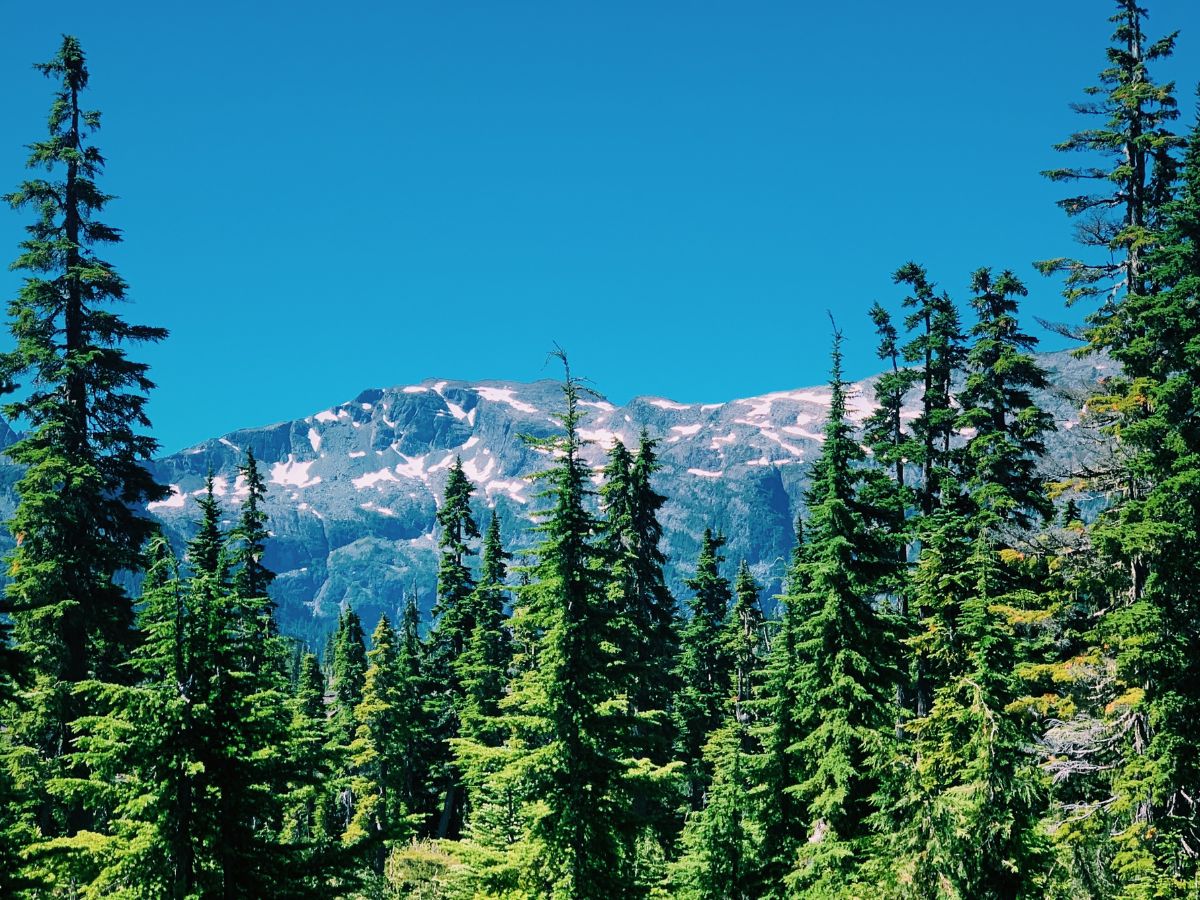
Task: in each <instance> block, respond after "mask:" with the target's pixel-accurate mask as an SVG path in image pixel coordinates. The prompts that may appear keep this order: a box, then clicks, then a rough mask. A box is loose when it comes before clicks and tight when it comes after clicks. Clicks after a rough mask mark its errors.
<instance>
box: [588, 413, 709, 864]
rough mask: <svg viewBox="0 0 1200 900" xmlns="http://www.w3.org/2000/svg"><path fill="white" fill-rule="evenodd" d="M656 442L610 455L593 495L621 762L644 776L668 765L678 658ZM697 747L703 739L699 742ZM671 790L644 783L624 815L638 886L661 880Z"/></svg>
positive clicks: (662, 782) (670, 785)
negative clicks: (619, 713)
mask: <svg viewBox="0 0 1200 900" xmlns="http://www.w3.org/2000/svg"><path fill="white" fill-rule="evenodd" d="M655 446H656V442H655V441H653V440H651V438H650V436H649V435H648V434H647V433H646V432H645V431H643V432H642V435H641V439H640V442H639V446H638V451H637V454H636V455H633V454H630V453H629V451H628V450H626V448H625V445H624V444H623V443H622V442H621V441H616V442H614V444H613V447H612V448H611V450H610V451H609V460H608V465H607V466H606V467H605V469H604V483H603V486H602V487H601V489H600V493H601V501H602V505H603V508H604V525H603V528H604V531H603V540H602V545H603V548H604V551H605V554H606V556H607V563H606V565H607V568H608V574H609V578H608V597H609V602H610V604H611V606H612V610H613V626H614V637H615V640H616V642H617V661H616V668H615V672H616V677H617V680H618V685H617V691H618V693H620V694H623V695H624V696H625V701H626V709H627V717H628V721H627V723H626V724H625V728H624V737H625V744H624V751H623V752H624V755H625V756H626V758H627V759H629V760H631V761H634V760H645V761H646V763H648V764H649V767H650V768H649V769H648V770H647V772H649V771H654V770H659V771H660V774H662V775H664V776H665V774H666V770H664V769H663V768H662V767H664V766H666V765H667V764H668V763H670V762H671V761H672V750H673V746H672V744H673V740H672V731H673V727H672V726H673V723H672V720H671V712H670V710H671V707H672V706H673V703H674V700H673V697H674V694H675V690H674V687H675V684H674V679H673V678H672V677H671V674H672V671H673V667H674V665H675V663H676V658H677V655H678V647H677V644H678V641H677V632H676V623H675V613H674V602H675V601H674V599H673V598H672V596H671V593H670V591H669V590H668V589H667V585H666V579H665V577H664V575H663V566H664V564H665V563H666V558H665V556H664V555H663V553H662V550H661V549H660V547H659V544H660V543H661V541H662V525H661V523H660V522H659V519H658V513H659V510H660V509H661V507H662V505H663V503H664V502H665V498H664V497H663V496H662V495H661V494H659V493H658V492H657V491H655V490H654V487H653V485H652V484H651V480H652V477H653V475H654V473H655V472H656V471H657V470H658V467H659V465H658V461H657V457H656V454H655ZM701 741H702V739H701ZM676 793H677V786H676V784H675V779H674V778H672V777H661V778H659V777H655V778H649V779H647V780H646V781H644V783H643V787H642V789H641V790H639V791H638V793H637V795H636V797H635V798H634V806H633V809H632V810H631V813H632V815H633V818H634V820H635V821H636V822H638V823H639V825H640V829H641V831H640V834H639V836H638V844H639V848H640V849H639V854H638V862H637V864H636V865H637V871H638V878H639V879H640V880H642V881H643V882H644V883H646V884H650V883H657V882H658V881H660V880H661V877H662V875H661V871H660V870H661V863H662V862H663V858H664V848H665V847H667V846H669V845H670V843H671V842H672V841H673V840H674V836H675V834H674V833H675V832H676V830H677V828H678V824H677V821H676V819H677V815H676V814H675V813H676V811H675V809H674V807H675V806H676V796H675V795H676Z"/></svg>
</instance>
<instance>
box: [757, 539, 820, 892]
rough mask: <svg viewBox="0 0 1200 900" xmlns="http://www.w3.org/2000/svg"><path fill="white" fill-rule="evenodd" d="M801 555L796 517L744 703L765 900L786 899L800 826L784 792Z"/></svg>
mask: <svg viewBox="0 0 1200 900" xmlns="http://www.w3.org/2000/svg"><path fill="white" fill-rule="evenodd" d="M806 552H807V548H806V545H805V534H804V522H803V519H802V518H801V517H800V516H797V517H796V546H795V548H794V549H793V551H792V559H791V564H790V566H789V568H788V575H787V580H786V582H785V585H784V593H783V595H782V596H780V597H779V598H778V600H779V607H778V614H777V619H776V621H774V622H773V623H770V624H771V625H773V626H774V629H773V631H774V634H773V637H772V639H771V641H770V647H769V650H768V653H767V658H766V664H765V666H764V671H763V688H762V695H761V699H759V698H756V699H755V700H754V701H753V702H752V703H751V704H750V705H751V707H752V708H753V709H754V710H755V712H756V718H757V719H758V720H759V721H760V722H761V724H759V725H758V726H757V727H755V728H753V730H752V734H753V736H754V737H755V738H756V740H757V743H758V745H759V747H760V748H761V749H760V751H759V753H758V755H757V757H756V758H755V759H754V761H753V762H754V781H755V787H754V790H753V795H754V798H755V801H756V804H755V806H754V807H753V808H754V809H755V810H756V811H757V822H758V827H759V828H760V834H761V841H760V848H759V854H758V856H759V859H758V866H757V868H758V886H759V891H760V896H762V897H763V898H770V900H777V898H781V897H784V896H786V886H785V878H786V876H787V875H788V874H789V873H790V872H791V870H792V866H793V864H794V862H795V860H796V853H797V851H798V848H799V845H800V842H801V840H802V839H803V833H804V831H805V828H806V822H805V820H804V818H803V808H802V807H801V804H800V802H799V798H798V797H797V795H796V792H795V791H788V790H784V787H785V786H788V785H795V784H797V783H799V781H800V778H801V774H800V773H801V770H800V762H799V760H798V759H797V754H796V750H797V748H798V746H799V742H800V738H801V733H800V730H799V722H798V720H797V718H796V712H797V710H798V709H799V708H800V702H801V698H800V696H799V695H798V694H797V691H798V690H799V689H800V687H801V685H800V683H799V681H798V680H797V678H796V677H795V674H796V671H797V668H798V666H799V664H800V659H799V656H798V653H799V639H800V623H801V622H802V621H803V619H804V618H805V617H806V616H809V615H812V613H813V610H811V609H807V608H806V607H805V606H804V605H803V603H804V600H805V598H807V597H808V584H809V580H810V576H809V572H808V569H807V567H806V566H805V564H804V563H805V554H806Z"/></svg>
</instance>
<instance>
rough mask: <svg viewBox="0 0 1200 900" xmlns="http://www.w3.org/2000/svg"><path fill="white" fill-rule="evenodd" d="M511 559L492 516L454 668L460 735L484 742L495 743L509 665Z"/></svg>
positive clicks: (495, 517) (497, 523) (495, 515)
mask: <svg viewBox="0 0 1200 900" xmlns="http://www.w3.org/2000/svg"><path fill="white" fill-rule="evenodd" d="M510 558H511V554H509V553H507V552H506V551H505V549H504V544H503V543H502V541H501V537H500V517H499V515H497V513H496V511H495V510H492V517H491V519H490V520H489V522H488V527H487V531H486V532H485V533H484V538H483V549H482V550H481V553H480V561H479V583H478V584H477V585H476V586H475V591H474V594H473V595H472V597H471V606H472V612H471V618H472V623H473V627H472V630H471V634H470V636H469V638H468V640H467V646H466V648H465V649H464V651H463V653H462V654H461V655H460V656H459V658H458V660H457V661H456V665H455V674H456V676H457V678H458V682H459V684H460V685H461V686H462V691H463V702H462V708H461V711H460V714H459V720H460V724H459V731H460V734H461V736H463V737H467V738H472V739H477V740H478V739H482V740H487V741H488V742H493V741H498V737H499V736H498V733H497V729H496V720H497V717H498V715H499V707H500V700H501V698H502V697H503V696H504V689H505V686H506V685H507V684H508V677H509V667H510V665H511V662H512V641H511V639H510V636H509V632H508V623H507V621H506V619H507V616H506V612H505V605H506V603H505V596H506V590H507V586H506V581H507V580H508V560H509V559H510Z"/></svg>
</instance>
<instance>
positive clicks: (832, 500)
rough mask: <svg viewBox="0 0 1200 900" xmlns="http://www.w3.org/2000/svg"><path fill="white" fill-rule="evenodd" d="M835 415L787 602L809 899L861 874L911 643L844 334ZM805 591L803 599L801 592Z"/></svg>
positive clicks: (803, 880) (802, 856) (837, 352)
mask: <svg viewBox="0 0 1200 900" xmlns="http://www.w3.org/2000/svg"><path fill="white" fill-rule="evenodd" d="M832 357H833V365H832V371H831V378H830V394H831V397H830V408H829V419H828V422H827V423H826V426H825V440H824V443H823V444H822V446H821V456H820V458H819V459H818V461H817V463H816V464H815V466H814V469H813V473H812V481H811V485H810V487H809V490H808V493H807V495H806V498H805V499H806V504H807V506H808V510H809V518H808V522H807V542H806V544H805V546H804V550H803V553H802V554H801V555H800V557H799V559H798V568H799V569H800V570H801V574H800V576H799V577H797V578H796V579H794V582H795V583H794V584H792V585H789V596H787V597H786V598H785V601H784V602H785V603H786V604H788V606H789V607H791V609H792V610H793V612H794V613H799V615H798V616H797V618H796V621H794V622H793V623H792V627H793V628H794V629H795V633H794V636H792V637H791V639H792V640H794V642H795V646H794V649H793V651H792V652H793V654H794V656H793V660H792V662H793V665H794V668H793V669H792V671H791V672H790V673H789V674H788V675H787V677H788V678H789V680H790V681H791V684H790V685H788V689H787V693H788V695H789V697H791V698H794V702H795V704H796V706H795V708H794V709H793V710H791V711H790V716H791V719H792V721H793V722H794V726H793V727H794V728H795V730H796V732H797V734H798V736H799V740H798V742H797V743H796V744H795V745H794V746H793V747H789V748H787V749H786V751H785V752H788V753H790V754H793V755H794V759H795V764H794V769H793V772H794V774H795V776H798V780H797V781H795V782H793V783H790V784H778V785H772V786H771V787H772V788H773V789H774V791H775V793H776V794H778V793H780V792H790V793H794V794H795V795H796V797H797V799H798V801H799V807H800V816H801V819H802V823H803V828H804V832H805V837H804V839H803V840H802V842H801V846H800V850H799V854H798V857H797V860H796V862H795V865H794V867H793V871H792V873H791V874H790V875H789V877H788V882H789V884H790V885H791V888H792V889H793V890H795V891H797V892H799V893H801V894H804V893H805V892H809V893H811V894H812V895H814V896H837V895H839V894H840V893H841V892H844V891H849V890H851V889H852V887H853V885H854V884H855V883H856V880H857V879H858V878H859V877H860V874H859V871H858V867H859V866H860V865H861V858H856V857H860V854H862V853H863V850H864V848H865V846H866V845H867V842H868V839H869V837H870V835H869V828H868V819H869V817H870V815H871V814H872V813H873V812H874V808H873V800H872V798H873V795H874V794H875V792H876V790H877V788H878V785H879V782H880V778H881V775H882V773H883V771H884V767H885V765H886V762H887V757H886V756H885V750H886V747H887V745H888V742H889V741H890V739H891V736H892V731H893V728H894V721H895V709H894V705H893V702H894V698H895V690H896V684H897V680H898V672H897V662H898V660H899V658H900V648H899V646H898V645H897V642H896V636H895V623H894V621H893V618H892V616H891V614H890V613H889V612H888V611H887V610H886V609H883V608H876V606H875V603H874V601H875V597H876V595H877V594H878V592H879V584H880V579H881V577H882V576H883V575H884V574H885V573H887V572H889V571H891V570H892V569H893V568H894V566H895V557H894V556H893V555H892V554H891V553H890V551H889V548H888V545H887V543H886V542H885V541H882V540H880V538H879V536H878V535H876V534H875V533H873V531H872V529H871V528H870V527H869V524H868V517H867V516H865V515H864V514H863V510H862V508H861V506H860V504H859V502H858V498H857V496H856V486H857V484H858V482H859V480H860V474H859V471H858V469H857V468H856V466H857V464H858V463H859V462H860V461H861V460H862V457H863V451H862V449H861V447H860V446H859V444H858V442H857V441H856V440H855V438H854V436H853V434H852V432H851V427H850V424H849V422H848V421H847V418H846V387H845V382H844V381H843V379H842V353H841V335H840V333H837V332H835V335H834V343H833V354H832ZM797 589H798V590H799V591H800V593H799V594H797V595H795V596H791V595H790V594H791V591H793V590H797Z"/></svg>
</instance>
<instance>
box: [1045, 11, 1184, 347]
mask: <svg viewBox="0 0 1200 900" xmlns="http://www.w3.org/2000/svg"><path fill="white" fill-rule="evenodd" d="M1114 5H1115V6H1116V11H1115V13H1114V14H1113V15H1112V16H1111V17H1110V18H1109V21H1110V22H1112V23H1113V24H1114V26H1115V29H1114V31H1113V35H1112V45H1111V46H1110V47H1109V48H1108V52H1107V56H1108V63H1109V64H1108V66H1107V67H1106V68H1105V69H1103V70H1102V71H1101V72H1100V76H1099V82H1100V83H1099V84H1098V85H1095V86H1093V87H1089V88H1087V89H1086V90H1085V91H1084V93H1085V94H1087V96H1088V97H1089V99H1088V100H1087V101H1085V102H1083V103H1076V104H1073V106H1072V108H1073V109H1074V110H1075V112H1077V113H1079V114H1081V115H1085V116H1092V117H1096V118H1098V119H1101V120H1103V121H1102V122H1101V123H1099V125H1098V127H1093V128H1086V129H1084V130H1082V131H1078V132H1076V133H1074V134H1072V135H1071V136H1070V137H1069V138H1067V139H1066V140H1065V141H1063V142H1062V143H1060V144H1057V145H1056V146H1055V149H1056V150H1059V151H1061V152H1064V153H1080V152H1083V153H1087V154H1090V155H1092V156H1100V157H1106V158H1107V159H1108V160H1109V164H1108V166H1107V167H1104V166H1098V165H1091V166H1075V167H1066V168H1057V169H1050V170H1047V171H1045V172H1043V173H1042V174H1043V175H1045V176H1046V177H1047V178H1049V179H1050V180H1051V181H1054V182H1056V183H1072V182H1084V183H1086V184H1101V185H1103V183H1105V182H1107V183H1108V184H1109V185H1111V187H1110V188H1109V190H1107V191H1100V192H1098V193H1090V192H1088V193H1083V194H1079V195H1076V196H1072V197H1066V198H1064V199H1062V200H1060V201H1059V202H1058V205H1059V206H1060V207H1061V208H1062V209H1063V210H1065V211H1066V213H1067V215H1068V216H1070V217H1072V218H1074V219H1076V220H1078V226H1077V228H1076V239H1077V240H1078V241H1079V242H1080V243H1081V244H1082V245H1083V246H1084V247H1088V248H1094V249H1096V250H1100V251H1104V252H1103V255H1104V257H1105V261H1103V262H1096V261H1091V260H1080V259H1070V258H1066V257H1058V258H1055V259H1049V260H1045V261H1043V262H1040V263H1038V264H1037V265H1038V268H1039V269H1041V271H1042V272H1043V273H1045V274H1054V273H1061V274H1064V275H1065V276H1066V287H1065V296H1066V298H1067V301H1068V302H1069V303H1074V302H1075V301H1077V300H1080V299H1098V298H1106V299H1103V300H1102V305H1101V307H1100V309H1099V310H1098V311H1096V312H1095V313H1094V314H1093V316H1092V324H1093V326H1099V325H1102V324H1103V323H1104V322H1105V321H1106V320H1107V319H1109V318H1110V317H1111V316H1113V315H1115V314H1117V310H1118V308H1119V306H1120V304H1119V302H1118V300H1117V296H1118V294H1120V293H1124V292H1132V293H1137V294H1143V293H1145V290H1146V287H1147V284H1146V256H1147V253H1148V252H1150V251H1151V248H1152V247H1153V246H1154V244H1155V242H1156V238H1155V231H1156V229H1157V227H1158V224H1159V220H1160V210H1161V208H1162V205H1163V204H1164V203H1165V202H1166V201H1167V200H1169V199H1170V197H1171V191H1172V188H1173V185H1174V181H1175V175H1176V171H1177V163H1176V160H1175V158H1174V155H1173V154H1174V152H1175V151H1176V150H1177V149H1178V147H1179V146H1180V144H1181V141H1180V139H1179V137H1178V136H1177V135H1175V134H1174V133H1173V132H1171V130H1170V124H1171V122H1173V121H1174V120H1175V119H1177V118H1178V117H1179V110H1178V104H1177V103H1176V100H1175V85H1174V83H1173V82H1170V83H1167V84H1156V83H1155V81H1154V79H1153V77H1152V76H1151V74H1150V64H1151V63H1155V62H1158V61H1161V60H1164V59H1166V58H1168V57H1170V56H1171V55H1172V53H1174V51H1175V38H1176V34H1177V33H1175V32H1173V33H1171V34H1168V35H1166V36H1165V37H1162V38H1159V39H1158V40H1156V41H1150V40H1149V39H1148V38H1147V36H1146V34H1145V31H1144V30H1143V27H1142V26H1143V20H1144V19H1145V18H1146V16H1147V12H1146V10H1145V9H1144V8H1142V7H1141V6H1140V5H1139V4H1138V0H1114Z"/></svg>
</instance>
